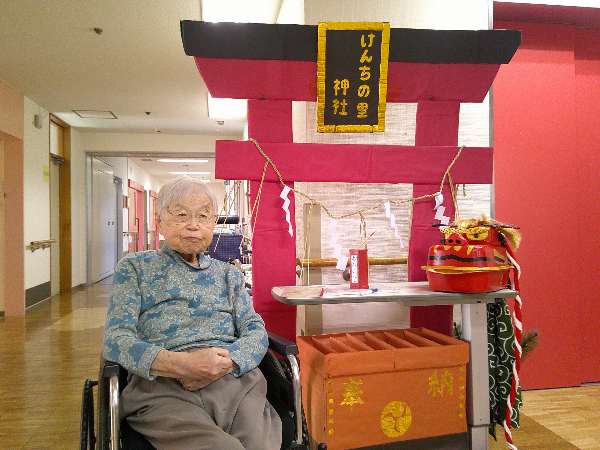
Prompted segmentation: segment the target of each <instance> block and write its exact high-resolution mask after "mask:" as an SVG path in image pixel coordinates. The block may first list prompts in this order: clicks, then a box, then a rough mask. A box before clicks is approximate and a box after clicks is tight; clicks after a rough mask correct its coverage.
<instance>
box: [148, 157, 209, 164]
mask: <svg viewBox="0 0 600 450" xmlns="http://www.w3.org/2000/svg"><path fill="white" fill-rule="evenodd" d="M156 161H157V162H161V163H192V164H194V163H198V164H200V163H207V162H208V159H175V158H163V159H157V160H156Z"/></svg>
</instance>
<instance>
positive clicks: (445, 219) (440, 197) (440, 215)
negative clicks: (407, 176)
mask: <svg viewBox="0 0 600 450" xmlns="http://www.w3.org/2000/svg"><path fill="white" fill-rule="evenodd" d="M434 198H435V206H434V207H433V210H434V211H435V216H434V219H435V220H439V221H440V223H441V224H442V225H448V224H450V216H445V215H444V212H445V211H446V207H445V206H443V205H442V203H444V194H442V193H441V192H437V193H436V194H435V197H434Z"/></svg>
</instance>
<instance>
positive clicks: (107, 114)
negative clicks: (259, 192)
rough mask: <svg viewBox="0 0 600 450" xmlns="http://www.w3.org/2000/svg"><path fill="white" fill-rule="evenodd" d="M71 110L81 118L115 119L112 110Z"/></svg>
mask: <svg viewBox="0 0 600 450" xmlns="http://www.w3.org/2000/svg"><path fill="white" fill-rule="evenodd" d="M73 112H74V113H75V114H77V115H78V116H79V117H81V118H82V119H116V118H117V116H116V115H115V113H114V112H112V111H97V110H93V109H74V110H73Z"/></svg>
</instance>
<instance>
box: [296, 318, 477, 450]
mask: <svg viewBox="0 0 600 450" xmlns="http://www.w3.org/2000/svg"><path fill="white" fill-rule="evenodd" d="M297 343H298V347H299V350H300V366H301V370H300V374H301V381H302V402H303V405H304V410H305V413H306V418H307V421H308V430H309V434H310V436H311V438H312V439H313V440H314V441H316V442H326V443H327V449H328V450H348V449H352V448H359V447H365V446H369V445H379V444H388V443H391V442H398V441H408V440H414V439H422V438H429V437H434V436H442V435H449V434H457V433H465V432H466V431H467V423H466V410H465V402H466V364H467V362H468V360H469V345H468V343H466V342H463V341H460V340H458V339H454V338H451V337H449V336H445V335H443V334H439V333H437V332H434V331H431V330H428V329H426V328H414V329H407V330H386V331H369V332H355V333H341V334H329V335H319V336H299V337H298V338H297Z"/></svg>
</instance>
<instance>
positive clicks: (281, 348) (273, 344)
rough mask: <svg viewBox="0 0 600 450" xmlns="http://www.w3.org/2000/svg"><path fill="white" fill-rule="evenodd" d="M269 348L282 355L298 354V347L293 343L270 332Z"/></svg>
mask: <svg viewBox="0 0 600 450" xmlns="http://www.w3.org/2000/svg"><path fill="white" fill-rule="evenodd" d="M268 335H269V348H270V349H271V350H274V351H276V352H277V353H279V354H280V355H283V356H289V355H297V354H298V346H297V345H296V344H294V343H293V342H291V341H288V340H287V339H285V338H282V337H281V336H278V335H276V334H273V333H271V332H270V331H269V332H268Z"/></svg>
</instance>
